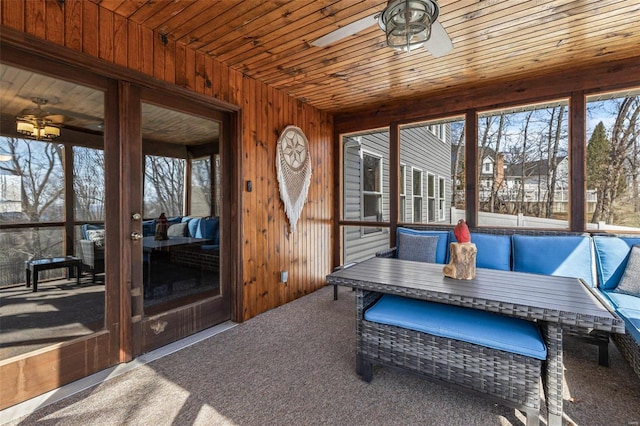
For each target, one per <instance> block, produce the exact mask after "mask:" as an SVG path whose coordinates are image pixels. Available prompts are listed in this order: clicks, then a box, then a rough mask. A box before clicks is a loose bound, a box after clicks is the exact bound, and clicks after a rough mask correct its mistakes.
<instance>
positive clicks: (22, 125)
mask: <svg viewBox="0 0 640 426" xmlns="http://www.w3.org/2000/svg"><path fill="white" fill-rule="evenodd" d="M16 82H21V84H16ZM0 86H2V87H3V90H2V91H0V114H1V115H2V117H15V120H16V122H15V123H6V124H7V125H6V126H4V125H3V126H2V134H1V135H0V224H2V225H3V226H2V230H1V231H0V360H5V359H8V358H11V357H13V356H18V355H22V354H27V353H29V352H33V351H35V350H37V349H42V348H45V347H47V346H50V345H55V344H59V343H62V342H67V341H70V340H73V339H76V338H79V337H82V336H87V335H89V334H92V333H94V332H96V331H99V330H102V329H104V315H105V297H104V294H105V281H104V249H105V247H104V246H105V244H104V232H105V230H104V210H103V209H104V161H103V158H104V156H103V140H102V139H103V135H102V132H101V130H100V129H101V127H102V125H103V123H102V121H103V117H104V113H103V110H104V93H103V92H101V91H99V90H95V89H92V88H89V87H84V86H80V85H77V84H74V83H70V82H67V81H63V80H58V79H54V78H51V77H47V76H44V75H40V74H37V73H33V72H30V71H27V70H23V69H18V68H15V67H11V66H7V65H4V64H0ZM70 164H72V165H73V167H70ZM71 186H72V187H73V190H74V193H75V196H74V197H71V196H66V194H65V189H66V188H69V187H71ZM89 227H91V228H92V229H91V231H92V232H90V234H91V235H89V234H88V233H87V231H88V230H89ZM68 233H70V234H72V235H68ZM91 238H93V239H91ZM84 243H86V250H83V249H82V247H84V246H83V244H84ZM89 249H91V250H90V256H91V257H89V255H87V256H85V255H84V253H89Z"/></svg>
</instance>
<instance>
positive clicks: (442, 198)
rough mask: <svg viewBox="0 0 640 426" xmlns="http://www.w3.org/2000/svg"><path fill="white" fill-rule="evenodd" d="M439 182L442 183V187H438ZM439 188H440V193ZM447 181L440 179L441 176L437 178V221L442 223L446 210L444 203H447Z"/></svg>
mask: <svg viewBox="0 0 640 426" xmlns="http://www.w3.org/2000/svg"><path fill="white" fill-rule="evenodd" d="M440 182H442V186H441V185H440ZM440 188H442V191H440ZM446 195H447V179H446V178H444V177H442V176H438V220H439V221H440V222H442V221H444V219H445V209H446V208H447V207H446V205H445V203H446V202H447V197H446Z"/></svg>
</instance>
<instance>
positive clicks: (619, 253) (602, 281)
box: [593, 235, 640, 290]
mask: <svg viewBox="0 0 640 426" xmlns="http://www.w3.org/2000/svg"><path fill="white" fill-rule="evenodd" d="M593 244H594V246H595V252H596V264H597V267H598V269H597V270H598V287H600V289H602V290H609V289H614V288H616V287H617V286H618V283H619V282H620V278H622V274H623V273H624V270H625V268H626V267H627V260H628V258H629V253H630V252H631V246H633V245H634V244H640V237H637V238H636V237H633V238H631V237H630V238H627V237H607V236H599V235H598V236H595V237H593Z"/></svg>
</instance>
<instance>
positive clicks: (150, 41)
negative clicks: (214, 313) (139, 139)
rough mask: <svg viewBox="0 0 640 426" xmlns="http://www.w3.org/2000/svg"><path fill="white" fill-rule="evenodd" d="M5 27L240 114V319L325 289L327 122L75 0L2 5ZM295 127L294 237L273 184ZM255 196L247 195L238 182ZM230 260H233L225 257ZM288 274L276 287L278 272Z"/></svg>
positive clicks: (329, 198) (9, 0)
mask: <svg viewBox="0 0 640 426" xmlns="http://www.w3.org/2000/svg"><path fill="white" fill-rule="evenodd" d="M0 14H1V16H0V22H1V24H2V25H3V26H6V27H8V28H12V29H15V30H17V31H20V32H23V33H26V34H30V35H33V36H35V37H38V38H42V39H45V40H47V41H50V42H53V43H56V44H58V45H62V46H65V47H67V48H69V49H72V50H74V51H76V52H82V53H85V54H87V55H90V56H92V57H95V58H99V59H102V60H104V61H106V62H108V63H110V64H115V65H119V66H122V67H125V68H128V69H129V70H133V71H137V72H140V73H142V74H144V75H146V76H149V77H153V78H155V79H158V80H161V81H163V82H166V83H170V84H174V85H177V86H180V87H183V88H185V89H188V90H191V91H193V92H195V93H198V94H201V95H204V96H210V97H213V98H216V99H219V100H222V101H225V102H228V103H231V104H233V105H237V106H239V107H240V108H241V110H240V116H239V117H238V119H239V122H240V123H241V136H242V140H241V141H238V142H239V143H242V150H241V152H242V154H241V155H242V159H241V162H240V164H241V171H240V172H241V176H242V179H241V182H237V185H238V187H237V188H236V190H237V191H242V195H241V197H240V200H241V203H242V205H240V206H234V208H235V209H242V211H241V212H238V213H239V214H238V217H240V218H241V220H242V234H243V240H242V241H241V242H240V247H242V249H241V252H242V253H241V254H242V258H243V259H242V264H239V265H237V266H238V268H240V269H241V271H242V278H241V280H242V282H241V285H242V288H238V289H237V290H238V294H240V295H242V305H241V310H242V312H237V315H236V318H235V319H236V320H239V321H242V320H247V319H249V318H251V317H253V316H255V315H257V314H259V313H261V312H264V311H267V310H269V309H271V308H274V307H277V306H279V305H282V304H284V303H286V302H289V301H291V300H293V299H296V298H298V297H300V296H303V295H305V294H307V293H310V292H312V291H314V290H316V289H318V288H320V287H322V286H324V285H325V280H324V277H325V275H326V274H327V273H328V272H330V270H331V247H332V244H331V238H332V237H331V235H332V218H331V215H332V205H333V197H334V194H333V193H332V188H333V182H332V169H331V168H332V163H331V158H332V156H333V152H332V151H333V144H332V135H333V121H332V117H331V116H330V115H329V114H327V113H323V112H321V111H319V110H317V109H315V108H313V107H310V106H309V105H307V104H304V103H302V102H300V101H298V100H296V99H293V98H291V97H289V96H287V95H286V93H284V92H282V91H278V90H275V89H273V88H271V87H268V86H266V85H264V84H262V83H260V82H258V81H256V80H254V79H252V78H248V77H246V76H244V75H243V74H242V73H241V72H238V71H236V70H233V69H230V68H229V67H227V66H225V65H224V64H222V63H221V62H219V61H217V60H215V59H213V58H211V57H209V56H206V55H204V54H201V53H198V52H195V51H194V50H192V49H190V48H189V47H188V46H185V45H183V44H179V43H176V42H174V41H171V40H167V39H166V38H163V37H162V34H159V33H156V32H153V31H152V30H149V29H147V28H143V27H141V26H140V25H138V24H136V23H134V22H131V21H127V20H125V19H124V18H122V17H121V16H119V15H117V14H115V13H113V12H111V11H109V10H107V9H105V8H101V7H99V6H98V5H97V4H96V3H94V2H90V1H81V0H66V1H65V2H64V3H60V2H57V1H55V0H3V1H2V2H0ZM290 124H291V125H296V126H298V127H300V128H301V129H302V130H303V131H304V132H305V134H306V136H307V138H308V139H309V142H310V146H311V160H312V169H313V175H312V181H311V188H310V190H309V195H308V197H307V203H306V205H305V207H304V210H303V212H302V216H301V218H300V220H299V222H298V227H297V230H296V233H295V234H290V233H289V224H288V221H287V219H286V216H285V214H284V207H283V204H282V202H281V200H280V195H279V190H278V182H277V179H276V168H275V154H276V141H277V138H278V136H279V134H280V132H281V131H282V130H283V129H284V128H285V127H286V126H287V125H290ZM249 180H250V181H252V182H253V191H252V192H247V191H246V181H249ZM229 261H238V259H234V260H232V259H229ZM284 270H286V271H288V272H289V280H288V283H286V284H282V283H280V272H281V271H284Z"/></svg>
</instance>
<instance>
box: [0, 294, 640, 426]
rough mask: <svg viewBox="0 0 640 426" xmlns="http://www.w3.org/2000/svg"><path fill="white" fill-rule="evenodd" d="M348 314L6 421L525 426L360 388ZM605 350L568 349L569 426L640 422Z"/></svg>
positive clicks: (514, 418)
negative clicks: (602, 358) (602, 362)
mask: <svg viewBox="0 0 640 426" xmlns="http://www.w3.org/2000/svg"><path fill="white" fill-rule="evenodd" d="M354 317H355V305H354V294H353V292H351V291H350V290H348V289H341V290H340V299H339V300H338V301H335V302H334V301H333V300H332V288H331V287H326V288H323V289H321V290H319V291H317V292H315V293H313V294H310V295H308V296H305V297H303V298H301V299H299V300H296V301H294V302H292V303H289V304H287V305H284V306H281V307H279V308H277V309H274V310H271V311H269V312H266V313H264V314H262V315H259V316H257V317H256V318H253V319H251V320H249V321H247V322H245V323H243V324H240V325H238V326H236V327H234V328H232V329H230V330H229V331H226V332H224V333H221V334H218V335H216V336H214V337H211V338H209V339H207V340H204V341H202V342H200V343H197V344H195V345H193V346H189V347H187V348H185V349H183V350H181V351H178V352H175V353H173V354H171V355H168V356H166V357H164V358H161V359H159V360H156V361H153V362H151V363H149V364H147V365H145V366H142V367H139V368H137V369H135V370H133V371H130V372H128V373H125V374H123V375H121V376H119V377H116V378H114V379H111V380H108V381H106V382H103V383H102V384H100V385H98V386H95V387H93V388H91V389H88V390H86V391H83V392H80V393H78V394H75V395H73V396H71V397H69V398H67V399H64V400H62V401H59V402H56V403H54V404H52V405H49V406H46V407H44V408H42V409H40V410H38V411H36V412H35V413H33V414H31V415H29V416H27V417H24V418H22V419H19V420H17V421H12V422H10V423H9V424H12V425H18V424H19V425H31V424H45V425H54V424H62V425H125V424H126V425H154V426H160V425H187V424H188V425H191V424H197V425H247V426H249V425H418V424H420V425H521V424H523V421H524V416H522V415H521V414H520V413H519V412H517V411H515V410H513V409H511V408H507V407H503V406H501V405H498V404H495V403H493V402H491V401H489V400H486V399H483V398H481V397H477V396H472V395H469V394H466V393H464V392H461V391H457V390H454V389H451V388H448V387H445V386H442V385H437V384H434V383H431V382H429V381H426V380H423V379H421V378H418V377H416V376H413V375H410V374H405V373H402V372H399V371H396V370H390V369H384V368H379V369H375V370H374V377H373V381H372V382H371V383H365V382H363V381H361V380H360V379H359V377H358V376H357V375H356V374H355V372H354V365H355V348H354V345H355V343H354V341H355V339H354V333H355V331H354V322H355V318H354ZM610 352H611V367H609V368H605V367H600V366H598V364H597V351H596V348H595V347H593V346H590V345H586V344H584V343H581V342H579V341H573V340H568V341H567V344H566V352H565V364H566V378H567V380H566V383H567V387H566V389H565V413H566V418H565V422H566V424H570V425H572V424H578V425H637V424H640V403H639V402H640V379H639V378H638V377H637V376H635V375H634V374H633V372H632V370H631V369H630V368H629V366H628V365H627V364H626V363H625V361H624V360H623V359H622V358H621V356H620V354H619V353H618V351H617V350H616V349H615V347H614V346H613V345H610ZM544 414H545V413H544V411H543V413H542V416H544ZM541 424H546V421H545V420H544V418H543V417H542V422H541Z"/></svg>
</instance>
